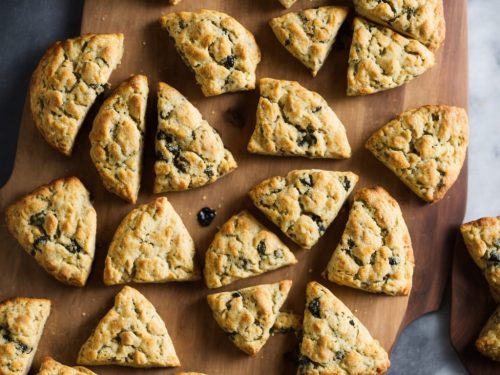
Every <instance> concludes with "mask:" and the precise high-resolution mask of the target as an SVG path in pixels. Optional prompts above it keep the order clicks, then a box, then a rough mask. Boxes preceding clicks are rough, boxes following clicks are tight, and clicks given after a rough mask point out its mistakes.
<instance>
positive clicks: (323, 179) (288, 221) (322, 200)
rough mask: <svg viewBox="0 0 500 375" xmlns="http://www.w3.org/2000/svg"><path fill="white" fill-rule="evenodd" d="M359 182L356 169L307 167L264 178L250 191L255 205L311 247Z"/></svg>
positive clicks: (304, 245)
mask: <svg viewBox="0 0 500 375" xmlns="http://www.w3.org/2000/svg"><path fill="white" fill-rule="evenodd" d="M357 182H358V176H357V175H356V174H354V173H352V172H334V171H324V170H320V169H304V170H295V171H291V172H289V173H288V174H287V175H286V176H285V177H282V176H276V177H272V178H269V179H267V180H264V181H262V182H261V183H260V184H258V185H257V186H255V187H254V188H253V189H252V190H250V192H249V195H250V198H251V199H252V201H253V203H254V204H255V206H256V207H257V208H258V209H259V210H261V211H262V212H263V213H264V214H265V215H266V216H267V217H268V218H269V220H271V221H272V222H273V223H274V224H276V225H277V226H278V227H279V228H280V229H281V230H282V231H283V233H285V234H286V235H287V236H288V237H290V239H292V240H293V241H294V242H295V243H297V244H298V245H300V246H302V247H303V248H306V249H310V248H311V247H312V246H314V245H315V244H316V242H318V240H319V239H320V237H321V236H322V235H323V234H324V233H325V231H326V229H327V228H328V226H329V225H330V224H331V223H332V221H333V220H334V219H335V217H336V216H337V214H338V212H339V211H340V208H341V207H342V205H343V204H344V202H345V200H346V199H347V197H348V196H349V194H351V191H352V190H353V189H354V185H356V183H357Z"/></svg>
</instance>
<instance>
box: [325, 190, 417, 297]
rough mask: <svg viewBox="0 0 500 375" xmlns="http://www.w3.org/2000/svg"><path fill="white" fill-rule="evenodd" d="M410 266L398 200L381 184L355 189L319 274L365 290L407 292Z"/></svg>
mask: <svg viewBox="0 0 500 375" xmlns="http://www.w3.org/2000/svg"><path fill="white" fill-rule="evenodd" d="M414 266H415V259H414V257H413V248H412V246H411V238H410V233H409V232H408V228H407V227H406V223H405V220H404V218H403V214H402V212H401V209H400V208H399V205H398V202H396V200H394V198H392V197H391V196H390V195H389V193H388V192H387V191H385V190H384V189H383V188H381V187H375V188H364V189H360V190H358V191H357V192H356V193H355V194H354V203H353V204H352V207H351V211H350V213H349V219H348V220H347V224H346V227H345V230H344V233H343V234H342V238H341V239H340V243H339V244H338V245H337V248H336V249H335V251H334V253H333V255H332V258H331V259H330V262H329V263H328V266H327V268H326V270H325V272H324V273H323V277H324V278H325V279H328V280H330V281H333V282H335V283H337V284H340V285H347V286H350V287H352V288H357V289H362V290H365V291H367V292H372V293H385V294H389V295H393V296H394V295H408V294H409V293H410V290H411V286H412V277H413V268H414Z"/></svg>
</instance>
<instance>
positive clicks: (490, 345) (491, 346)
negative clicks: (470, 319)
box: [476, 307, 500, 361]
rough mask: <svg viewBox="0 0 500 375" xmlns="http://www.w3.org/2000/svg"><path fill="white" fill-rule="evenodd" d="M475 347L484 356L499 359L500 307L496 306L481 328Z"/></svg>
mask: <svg viewBox="0 0 500 375" xmlns="http://www.w3.org/2000/svg"><path fill="white" fill-rule="evenodd" d="M476 348H477V350H479V351H480V352H481V354H483V355H485V356H486V357H489V358H491V359H493V360H494V361H500V307H497V309H496V310H495V312H494V313H493V315H491V317H490V318H489V319H488V321H487V322H486V325H485V326H484V327H483V329H482V330H481V333H480V334H479V337H478V338H477V340H476Z"/></svg>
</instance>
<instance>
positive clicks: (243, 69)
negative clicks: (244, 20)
mask: <svg viewBox="0 0 500 375" xmlns="http://www.w3.org/2000/svg"><path fill="white" fill-rule="evenodd" d="M160 23H161V25H162V27H163V28H164V29H166V30H167V31H168V33H169V35H170V37H171V38H173V40H174V42H175V48H176V49H177V51H178V52H179V54H180V55H181V57H182V59H183V60H184V62H185V63H186V65H187V66H188V67H190V68H191V69H192V70H193V71H194V73H195V76H196V81H197V82H198V84H199V85H200V86H201V91H202V92H203V94H204V95H205V96H214V95H220V94H224V93H226V92H235V91H244V90H252V89H254V88H255V70H256V69H257V65H258V64H259V62H260V50H259V47H258V46H257V43H256V42H255V38H254V36H253V35H252V33H250V32H249V31H248V30H247V29H245V28H244V27H243V26H242V25H241V24H240V23H239V22H238V21H236V20H235V19H234V18H232V17H231V16H229V15H227V14H225V13H222V12H217V11H215V10H206V9H202V10H200V11H198V12H179V13H169V14H166V15H164V16H162V17H161V19H160Z"/></svg>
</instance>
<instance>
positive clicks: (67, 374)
mask: <svg viewBox="0 0 500 375" xmlns="http://www.w3.org/2000/svg"><path fill="white" fill-rule="evenodd" d="M37 375H97V374H96V373H95V372H92V371H90V370H89V369H88V368H85V367H82V366H75V367H70V366H65V365H63V364H62V363H59V362H57V361H56V360H54V359H52V358H50V357H47V358H45V359H44V360H43V362H42V366H41V367H40V371H38V374H37Z"/></svg>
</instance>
